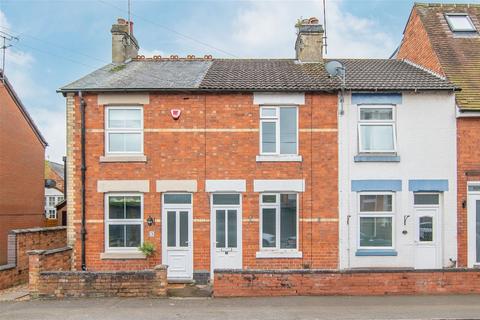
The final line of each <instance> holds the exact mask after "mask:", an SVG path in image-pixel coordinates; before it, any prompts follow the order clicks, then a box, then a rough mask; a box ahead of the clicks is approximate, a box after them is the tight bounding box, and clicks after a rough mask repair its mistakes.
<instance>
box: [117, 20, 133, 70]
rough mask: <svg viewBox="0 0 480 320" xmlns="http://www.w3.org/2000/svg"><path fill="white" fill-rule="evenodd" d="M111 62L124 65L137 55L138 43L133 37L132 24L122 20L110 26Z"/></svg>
mask: <svg viewBox="0 0 480 320" xmlns="http://www.w3.org/2000/svg"><path fill="white" fill-rule="evenodd" d="M111 33H112V62H113V63H117V64H120V63H124V62H125V61H127V60H128V59H131V58H135V57H136V56H137V55H138V49H139V46H138V41H137V39H135V37H134V36H133V22H131V21H130V23H129V22H128V21H127V20H125V19H122V18H118V19H117V23H115V24H113V25H112V30H111Z"/></svg>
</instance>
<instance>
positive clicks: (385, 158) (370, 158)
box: [353, 154, 400, 162]
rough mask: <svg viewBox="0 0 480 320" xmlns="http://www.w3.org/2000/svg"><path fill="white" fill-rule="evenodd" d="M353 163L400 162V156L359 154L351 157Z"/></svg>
mask: <svg viewBox="0 0 480 320" xmlns="http://www.w3.org/2000/svg"><path fill="white" fill-rule="evenodd" d="M353 160H354V161H355V162H400V156H397V155H394V154H387V155H374V154H359V155H356V156H355V157H353Z"/></svg>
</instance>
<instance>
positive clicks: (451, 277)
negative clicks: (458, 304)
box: [213, 270, 480, 297]
mask: <svg viewBox="0 0 480 320" xmlns="http://www.w3.org/2000/svg"><path fill="white" fill-rule="evenodd" d="M473 293H476V294H478V293H480V270H444V271H348V272H340V271H313V270H312V271H309V270H301V271H297V272H289V271H287V272H285V271H277V272H263V273H262V272H255V271H251V272H248V271H245V272H243V273H228V272H225V273H224V272H220V273H215V281H214V283H213V294H214V296H215V297H242V296H295V295H302V296H308V295H352V296H356V295H369V296H380V295H397V294H401V295H413V294H473Z"/></svg>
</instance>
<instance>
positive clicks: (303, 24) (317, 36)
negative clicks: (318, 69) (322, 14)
mask: <svg viewBox="0 0 480 320" xmlns="http://www.w3.org/2000/svg"><path fill="white" fill-rule="evenodd" d="M296 27H297V41H295V56H296V59H297V60H299V61H301V62H323V34H324V30H323V26H322V25H321V24H319V23H318V19H317V18H315V17H312V18H310V19H303V20H301V21H299V22H298V23H297V24H296Z"/></svg>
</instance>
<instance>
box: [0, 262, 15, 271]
mask: <svg viewBox="0 0 480 320" xmlns="http://www.w3.org/2000/svg"><path fill="white" fill-rule="evenodd" d="M15 268H16V265H15V264H14V263H10V264H4V265H1V266H0V271H4V270H10V269H15Z"/></svg>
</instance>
